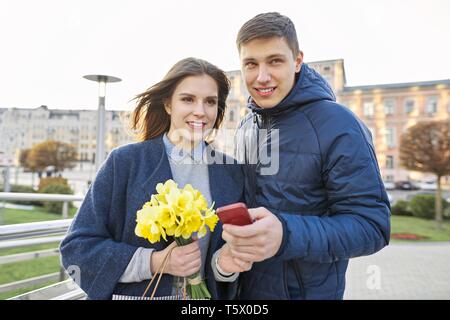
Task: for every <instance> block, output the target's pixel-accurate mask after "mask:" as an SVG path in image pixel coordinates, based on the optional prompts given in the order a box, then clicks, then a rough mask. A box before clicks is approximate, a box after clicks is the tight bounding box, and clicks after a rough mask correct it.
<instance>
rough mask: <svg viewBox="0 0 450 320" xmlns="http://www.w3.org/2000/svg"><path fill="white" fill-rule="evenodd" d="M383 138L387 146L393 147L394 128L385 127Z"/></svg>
mask: <svg viewBox="0 0 450 320" xmlns="http://www.w3.org/2000/svg"><path fill="white" fill-rule="evenodd" d="M385 140H386V146H387V147H388V148H393V147H395V128H386V131H385Z"/></svg>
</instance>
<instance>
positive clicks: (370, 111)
mask: <svg viewBox="0 0 450 320" xmlns="http://www.w3.org/2000/svg"><path fill="white" fill-rule="evenodd" d="M363 109H364V116H366V117H367V118H373V115H374V113H375V109H374V105H373V102H369V101H366V102H364V104H363Z"/></svg>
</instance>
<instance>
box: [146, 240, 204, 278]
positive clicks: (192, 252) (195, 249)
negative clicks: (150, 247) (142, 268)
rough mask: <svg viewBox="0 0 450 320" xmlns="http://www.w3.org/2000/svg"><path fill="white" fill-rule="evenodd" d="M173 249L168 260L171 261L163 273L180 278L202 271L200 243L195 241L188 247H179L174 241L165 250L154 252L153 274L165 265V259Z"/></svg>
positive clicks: (152, 261) (152, 259)
mask: <svg viewBox="0 0 450 320" xmlns="http://www.w3.org/2000/svg"><path fill="white" fill-rule="evenodd" d="M172 248H173V250H172V253H171V254H170V257H169V258H168V259H169V261H167V264H166V267H165V269H164V272H163V273H167V274H171V275H173V276H178V277H187V276H190V275H192V274H194V273H196V272H197V271H199V270H200V266H201V252H200V247H199V242H198V241H194V242H192V243H190V244H188V245H185V246H180V247H179V246H177V244H176V243H175V241H174V242H172V243H171V244H170V245H169V246H167V247H166V248H165V249H164V250H161V251H153V253H152V258H151V271H152V274H155V272H156V271H157V270H158V268H159V267H160V266H161V264H162V263H163V260H164V257H165V256H166V255H167V253H168V252H169V251H170V250H171V249H172Z"/></svg>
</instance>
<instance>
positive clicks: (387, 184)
mask: <svg viewBox="0 0 450 320" xmlns="http://www.w3.org/2000/svg"><path fill="white" fill-rule="evenodd" d="M383 184H384V188H385V189H386V190H394V189H395V183H394V182H392V181H383Z"/></svg>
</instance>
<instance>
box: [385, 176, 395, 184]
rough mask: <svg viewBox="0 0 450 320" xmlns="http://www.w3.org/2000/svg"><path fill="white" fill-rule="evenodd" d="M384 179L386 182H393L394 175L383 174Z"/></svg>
mask: <svg viewBox="0 0 450 320" xmlns="http://www.w3.org/2000/svg"><path fill="white" fill-rule="evenodd" d="M384 181H386V182H394V176H393V175H391V174H388V175H386V176H385V178H384Z"/></svg>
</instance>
